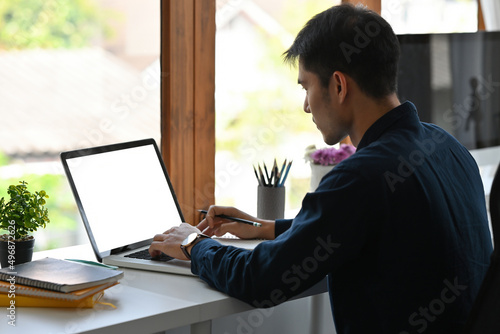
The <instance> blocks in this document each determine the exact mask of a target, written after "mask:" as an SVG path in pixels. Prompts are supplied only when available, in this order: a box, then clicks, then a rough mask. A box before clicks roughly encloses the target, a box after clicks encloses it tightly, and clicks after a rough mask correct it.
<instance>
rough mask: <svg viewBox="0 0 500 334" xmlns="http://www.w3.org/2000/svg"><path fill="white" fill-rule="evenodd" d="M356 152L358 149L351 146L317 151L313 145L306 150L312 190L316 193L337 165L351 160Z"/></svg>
mask: <svg viewBox="0 0 500 334" xmlns="http://www.w3.org/2000/svg"><path fill="white" fill-rule="evenodd" d="M354 152H356V147H354V146H353V145H351V144H340V147H339V148H335V147H326V148H320V149H317V148H316V146H314V145H311V146H308V147H307V148H306V155H305V159H306V160H307V161H309V163H310V164H311V183H310V190H311V191H314V190H316V188H317V187H318V185H319V182H320V181H321V179H322V178H323V176H325V175H326V174H327V173H328V172H329V171H330V170H331V169H332V168H333V167H335V165H337V164H339V163H340V162H341V161H342V160H345V159H347V158H349V157H350V156H351V155H353V154H354Z"/></svg>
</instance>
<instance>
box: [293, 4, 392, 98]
mask: <svg viewBox="0 0 500 334" xmlns="http://www.w3.org/2000/svg"><path fill="white" fill-rule="evenodd" d="M399 54H400V51H399V42H398V39H397V37H396V35H395V34H394V31H393V30H392V28H391V26H390V25H389V23H388V22H387V21H385V20H384V19H383V18H382V17H381V16H380V15H378V14H377V13H375V12H373V11H371V10H369V9H367V8H366V7H363V6H360V5H358V6H353V5H352V4H349V3H346V4H341V5H338V6H333V7H331V8H329V9H327V10H325V11H324V12H322V13H319V14H317V15H316V16H314V17H313V18H312V19H311V20H309V22H307V24H306V25H305V26H304V28H302V30H301V31H300V32H299V34H298V35H297V37H296V38H295V41H294V42H293V44H292V46H291V47H290V48H289V49H288V50H287V51H286V52H285V53H284V54H283V56H284V60H285V62H289V63H294V64H295V63H296V62H297V60H299V61H300V62H301V63H302V64H303V66H304V69H306V70H307V71H310V72H313V73H315V74H317V75H318V76H319V79H320V81H321V83H322V85H323V86H324V87H328V84H329V80H330V77H331V76H332V74H333V72H335V71H340V72H343V73H345V74H347V75H349V76H350V77H351V78H353V79H354V80H355V81H356V83H357V84H358V86H359V87H360V89H361V90H362V91H363V92H364V93H365V94H367V95H369V96H371V97H373V98H382V97H384V96H387V95H389V94H391V93H395V92H396V91H397V72H398V62H399Z"/></svg>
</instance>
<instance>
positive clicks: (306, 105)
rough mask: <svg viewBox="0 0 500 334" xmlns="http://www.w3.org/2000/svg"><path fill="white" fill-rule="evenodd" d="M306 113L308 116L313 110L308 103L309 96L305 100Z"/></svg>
mask: <svg viewBox="0 0 500 334" xmlns="http://www.w3.org/2000/svg"><path fill="white" fill-rule="evenodd" d="M304 111H305V112H306V113H308V114H310V113H311V109H310V108H309V102H308V101H307V96H306V98H305V99H304Z"/></svg>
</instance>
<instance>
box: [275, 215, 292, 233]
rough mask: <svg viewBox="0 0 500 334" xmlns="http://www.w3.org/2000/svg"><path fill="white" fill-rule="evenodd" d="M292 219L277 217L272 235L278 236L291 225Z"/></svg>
mask: <svg viewBox="0 0 500 334" xmlns="http://www.w3.org/2000/svg"><path fill="white" fill-rule="evenodd" d="M292 222H293V219H277V220H276V221H275V222H274V237H275V238H276V237H278V236H279V235H281V234H283V232H285V231H286V230H288V229H289V228H290V226H292Z"/></svg>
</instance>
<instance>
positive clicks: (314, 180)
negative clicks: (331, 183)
mask: <svg viewBox="0 0 500 334" xmlns="http://www.w3.org/2000/svg"><path fill="white" fill-rule="evenodd" d="M333 167H335V166H323V165H315V164H311V183H310V186H309V190H310V191H315V190H316V188H318V185H319V182H320V181H321V179H322V178H323V176H325V175H326V174H327V173H328V172H329V171H331V170H332V168H333Z"/></svg>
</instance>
